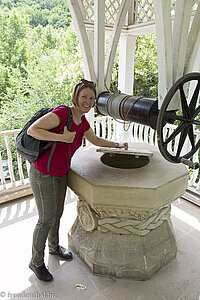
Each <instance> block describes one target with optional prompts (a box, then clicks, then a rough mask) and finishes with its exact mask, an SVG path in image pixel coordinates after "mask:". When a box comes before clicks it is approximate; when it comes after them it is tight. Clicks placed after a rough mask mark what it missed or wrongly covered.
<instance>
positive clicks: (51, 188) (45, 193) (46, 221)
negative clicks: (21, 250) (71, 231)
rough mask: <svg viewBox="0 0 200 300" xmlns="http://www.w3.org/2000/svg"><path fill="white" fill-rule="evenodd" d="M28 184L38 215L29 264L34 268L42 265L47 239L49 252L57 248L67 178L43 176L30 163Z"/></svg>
mask: <svg viewBox="0 0 200 300" xmlns="http://www.w3.org/2000/svg"><path fill="white" fill-rule="evenodd" d="M30 183H31V188H32V191H33V194H34V197H35V201H36V205H37V209H38V214H39V219H38V222H37V224H36V227H35V230H34V233H33V244H32V259H31V262H32V263H33V264H34V265H35V266H41V265H42V264H43V263H44V250H45V245H46V240H47V238H48V246H49V250H50V251H54V250H56V249H57V247H58V243H59V225H60V218H61V216H62V213H63V209H64V202H65V195H66V190H67V176H65V177H58V176H50V175H44V174H42V173H40V172H39V171H38V170H37V169H36V168H35V165H34V163H31V168H30Z"/></svg>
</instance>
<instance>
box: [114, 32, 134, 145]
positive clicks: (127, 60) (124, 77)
mask: <svg viewBox="0 0 200 300" xmlns="http://www.w3.org/2000/svg"><path fill="white" fill-rule="evenodd" d="M136 38H137V37H136V36H133V35H121V37H120V43H119V75H118V88H119V90H120V91H121V92H122V93H125V94H128V95H132V94H133V82H134V59H135V45H136ZM125 127H127V125H125ZM131 128H132V126H131ZM116 130H117V133H118V136H119V139H120V141H129V140H131V136H130V135H132V132H131V130H127V131H125V130H124V125H123V124H122V123H117V124H116Z"/></svg>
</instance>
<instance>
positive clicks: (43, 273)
mask: <svg viewBox="0 0 200 300" xmlns="http://www.w3.org/2000/svg"><path fill="white" fill-rule="evenodd" d="M29 268H30V269H31V270H32V271H33V272H34V273H35V275H36V276H37V278H38V279H40V280H43V281H52V280H53V276H52V275H51V273H49V271H48V269H47V268H46V266H45V264H43V265H41V266H39V267H36V266H34V265H33V264H32V263H31V262H30V264H29Z"/></svg>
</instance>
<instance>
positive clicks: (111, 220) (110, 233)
mask: <svg viewBox="0 0 200 300" xmlns="http://www.w3.org/2000/svg"><path fill="white" fill-rule="evenodd" d="M131 146H132V147H134V148H137V147H140V149H141V148H142V149H144V150H145V151H151V152H152V154H153V155H152V156H151V157H149V158H148V160H147V159H146V158H145V160H144V161H145V164H144V163H143V162H144V161H143V162H142V163H140V162H139V163H138V162H137V161H136V166H137V167H136V168H134V164H132V165H133V167H131V169H128V168H129V163H128V162H127V160H126V159H125V161H126V163H125V164H123V162H122V161H120V166H127V168H125V169H123V168H119V169H118V168H116V167H112V166H108V165H105V164H104V162H105V161H106V163H107V162H108V163H109V164H110V160H109V157H108V156H106V157H104V158H105V159H102V154H101V153H97V152H96V149H95V148H94V147H91V148H89V149H88V148H86V149H81V150H80V151H78V152H77V153H76V155H75V157H74V158H73V163H72V166H71V170H70V173H69V187H70V188H71V189H72V190H73V191H74V192H75V193H76V194H77V195H78V196H79V202H78V205H77V211H78V216H77V219H76V221H75V223H74V224H73V226H72V228H71V230H70V232H69V237H68V238H69V246H70V248H71V249H72V250H73V251H74V252H75V253H77V254H78V256H79V257H80V258H81V259H82V260H83V261H84V262H85V263H86V264H87V265H88V266H89V267H90V268H91V270H92V272H93V273H94V274H99V275H105V276H116V277H121V278H133V279H135V280H146V279H149V278H151V276H152V275H153V274H155V272H157V271H158V270H160V269H161V268H162V267H163V266H164V265H166V264H167V263H168V262H169V261H170V260H172V259H173V258H174V257H175V255H176V241H175V238H174V235H173V231H172V228H171V221H170V208H171V203H172V202H173V201H174V200H175V199H177V198H178V197H179V196H180V195H181V194H183V193H184V191H185V189H186V187H187V182H188V172H187V169H186V168H185V166H183V165H178V166H177V165H173V164H171V163H169V162H167V161H166V160H164V159H163V158H162V157H161V155H160V154H159V153H158V151H157V149H156V148H155V147H151V146H149V145H145V144H142V145H139V144H132V145H130V147H131ZM138 152H139V151H138ZM145 155H146V154H145ZM114 159H115V157H113V156H112V161H111V163H112V165H116V164H115V163H116V162H115V161H114ZM117 159H118V160H120V159H119V157H118V158H117ZM122 159H123V157H122ZM133 159H139V158H138V156H137V157H135V158H133ZM141 166H142V167H141Z"/></svg>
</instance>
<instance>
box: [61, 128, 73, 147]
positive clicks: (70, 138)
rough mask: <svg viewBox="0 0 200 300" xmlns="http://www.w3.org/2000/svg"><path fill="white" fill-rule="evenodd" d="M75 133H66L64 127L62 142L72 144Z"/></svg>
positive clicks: (66, 130)
mask: <svg viewBox="0 0 200 300" xmlns="http://www.w3.org/2000/svg"><path fill="white" fill-rule="evenodd" d="M75 135H76V131H72V132H71V131H68V129H67V126H65V127H64V131H63V133H62V142H64V143H73V141H74V139H75Z"/></svg>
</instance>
